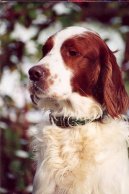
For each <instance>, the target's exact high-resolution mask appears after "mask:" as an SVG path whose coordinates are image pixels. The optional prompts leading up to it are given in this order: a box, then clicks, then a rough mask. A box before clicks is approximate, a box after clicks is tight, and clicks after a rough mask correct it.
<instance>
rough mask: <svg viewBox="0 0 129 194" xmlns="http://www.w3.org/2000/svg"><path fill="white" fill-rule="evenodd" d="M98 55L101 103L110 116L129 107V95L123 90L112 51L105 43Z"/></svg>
mask: <svg viewBox="0 0 129 194" xmlns="http://www.w3.org/2000/svg"><path fill="white" fill-rule="evenodd" d="M101 53H102V55H101V57H100V63H101V73H100V75H101V84H102V87H103V91H102V93H103V94H102V95H103V103H104V105H105V108H106V110H107V112H108V114H109V115H110V116H111V117H118V116H119V115H120V114H124V113H126V111H127V109H128V107H129V97H128V95H127V92H126V90H125V87H124V84H123V81H122V75H121V71H120V69H119V66H118V64H117V62H116V58H115V56H114V53H113V52H112V51H111V50H110V49H109V48H108V47H107V45H105V48H103V51H102V52H101Z"/></svg>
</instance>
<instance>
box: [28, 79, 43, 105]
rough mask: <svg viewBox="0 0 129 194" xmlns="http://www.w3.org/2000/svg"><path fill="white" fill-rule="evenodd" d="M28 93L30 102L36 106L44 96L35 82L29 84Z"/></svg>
mask: <svg viewBox="0 0 129 194" xmlns="http://www.w3.org/2000/svg"><path fill="white" fill-rule="evenodd" d="M29 91H30V97H31V100H32V102H33V103H34V104H35V105H37V104H38V102H39V100H40V99H41V97H42V96H44V95H45V91H44V90H43V89H42V88H41V87H40V86H39V84H37V83H36V82H30V84H29Z"/></svg>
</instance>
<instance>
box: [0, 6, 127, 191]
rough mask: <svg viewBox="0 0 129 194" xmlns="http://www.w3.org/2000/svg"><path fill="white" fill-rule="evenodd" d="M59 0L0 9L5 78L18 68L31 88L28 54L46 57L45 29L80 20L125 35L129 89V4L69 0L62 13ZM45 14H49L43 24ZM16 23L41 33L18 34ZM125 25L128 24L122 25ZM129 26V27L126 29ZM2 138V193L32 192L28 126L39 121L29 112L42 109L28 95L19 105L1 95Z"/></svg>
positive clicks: (1, 73) (22, 81)
mask: <svg viewBox="0 0 129 194" xmlns="http://www.w3.org/2000/svg"><path fill="white" fill-rule="evenodd" d="M57 4H58V2H48V3H31V2H30V3H17V2H12V3H3V4H1V8H0V19H1V24H0V25H1V30H3V31H2V32H1V31H0V39H1V47H2V50H1V52H0V79H1V80H2V79H3V76H4V72H5V71H6V70H8V71H9V72H10V74H11V73H12V72H14V71H17V72H18V74H19V79H20V84H21V87H23V92H24V91H25V87H24V85H25V84H26V83H27V82H28V80H27V79H28V78H27V75H26V73H25V71H24V66H23V64H24V63H25V62H24V61H25V58H28V59H29V60H30V61H35V60H36V59H38V58H40V57H41V55H42V53H41V51H40V50H41V49H40V48H41V46H42V43H39V41H38V38H39V36H40V32H41V31H44V30H46V29H48V28H49V27H51V26H52V25H53V24H54V23H56V22H59V23H60V24H61V28H63V27H66V26H70V25H73V24H74V23H76V22H80V21H83V22H86V21H99V22H101V23H103V24H105V25H106V26H110V27H112V28H114V29H116V30H118V31H119V32H120V33H121V36H122V37H123V39H124V41H125V43H126V50H125V54H124V60H123V63H122V70H123V71H126V72H125V73H124V74H125V76H124V78H125V83H126V86H127V88H129V36H128V35H129V12H128V9H129V6H128V3H126V2H124V3H117V2H110V3H108V2H107V3H105V2H104V3H102V2H101V3H95V2H93V3H89V2H85V3H81V2H80V3H70V2H69V3H67V2H63V3H62V5H63V6H64V7H65V10H66V11H64V12H62V13H59V12H58V11H57V9H55V5H57ZM39 16H40V17H41V18H44V19H43V20H42V22H40V19H37V18H39ZM16 24H20V25H21V26H23V27H24V29H26V30H28V29H31V28H32V27H33V28H34V29H35V33H34V34H33V35H32V36H31V37H30V38H29V39H27V40H25V39H24V36H25V34H24V33H23V37H22V39H20V38H18V36H17V34H15V35H13V32H14V31H15V28H16ZM122 27H123V28H122ZM121 28H122V29H125V30H121ZM27 41H31V44H32V43H34V44H35V52H30V50H29V49H27V47H26V45H27ZM0 98H1V99H0V130H1V133H0V136H1V137H0V138H1V164H0V168H1V169H0V171H1V173H0V174H1V175H0V176H1V177H0V178H1V189H0V193H13V194H15V193H19V194H28V193H31V185H32V180H33V174H34V165H33V162H32V154H31V153H30V152H29V153H28V150H29V138H28V135H27V134H28V133H27V131H28V129H29V128H30V127H31V126H33V125H35V123H34V122H32V121H29V119H28V118H27V116H26V115H27V113H28V112H29V111H32V110H33V111H34V110H35V111H36V108H35V107H33V106H32V104H31V103H30V102H29V101H28V100H27V99H26V98H25V102H24V105H23V106H22V107H18V106H17V104H16V102H15V100H14V99H13V98H12V96H11V95H7V94H5V93H1V94H0Z"/></svg>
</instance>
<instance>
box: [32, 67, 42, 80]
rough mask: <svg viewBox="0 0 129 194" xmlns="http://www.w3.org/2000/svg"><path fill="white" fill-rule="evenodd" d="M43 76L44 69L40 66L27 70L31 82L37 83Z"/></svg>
mask: <svg viewBox="0 0 129 194" xmlns="http://www.w3.org/2000/svg"><path fill="white" fill-rule="evenodd" d="M42 76H44V68H43V67H41V66H40V65H37V66H34V67H31V68H30V70H29V78H30V80H32V81H39V80H40V78H41V77H42Z"/></svg>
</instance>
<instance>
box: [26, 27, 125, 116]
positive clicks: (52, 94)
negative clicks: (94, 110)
mask: <svg viewBox="0 0 129 194" xmlns="http://www.w3.org/2000/svg"><path fill="white" fill-rule="evenodd" d="M29 75H30V93H31V96H32V100H33V101H34V102H36V103H37V102H38V101H40V100H42V99H47V98H49V99H53V100H54V101H60V100H67V99H70V98H71V96H72V95H73V94H77V95H79V96H82V97H85V99H87V103H89V104H90V102H91V99H92V101H94V100H95V102H96V103H99V104H100V105H101V106H103V105H104V106H105V107H106V109H107V111H108V113H109V114H110V115H111V116H113V117H114V116H117V115H118V114H121V113H122V112H123V111H125V109H127V104H128V100H127V94H126V92H125V90H124V86H123V84H122V79H121V74H120V71H119V68H118V65H117V63H116V59H115V57H114V55H113V53H112V52H111V51H110V49H109V48H108V47H107V45H106V44H105V42H104V41H103V40H102V39H101V38H100V37H99V35H97V34H96V33H94V32H91V31H89V30H86V29H84V28H81V27H70V28H66V29H64V30H62V31H60V32H58V33H56V34H55V35H53V36H52V37H50V38H49V39H48V40H47V41H46V43H45V44H44V46H43V58H42V59H41V60H40V61H39V62H38V64H37V65H36V66H34V67H32V68H31V69H30V70H29ZM118 95H119V97H118ZM122 98H124V102H122ZM120 100H121V105H119V108H118V104H119V103H120Z"/></svg>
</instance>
